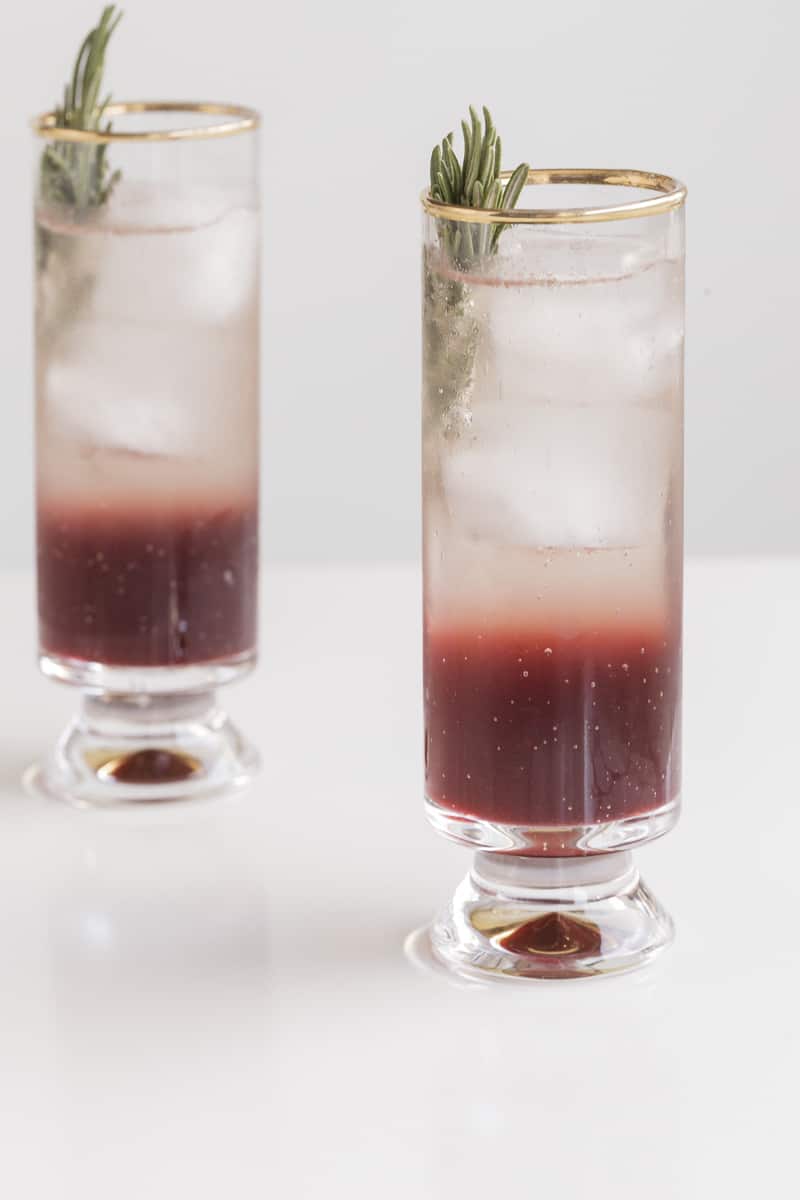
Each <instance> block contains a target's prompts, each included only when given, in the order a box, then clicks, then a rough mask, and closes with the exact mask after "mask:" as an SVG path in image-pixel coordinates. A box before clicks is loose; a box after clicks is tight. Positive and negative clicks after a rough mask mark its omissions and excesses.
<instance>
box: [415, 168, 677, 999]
mask: <svg viewBox="0 0 800 1200" xmlns="http://www.w3.org/2000/svg"><path fill="white" fill-rule="evenodd" d="M685 196H686V189H685V188H684V187H683V185H681V184H680V183H678V182H677V181H676V180H673V179H671V178H669V177H668V176H663V175H655V174H652V173H649V172H640V171H616V170H591V169H586V170H583V169H575V170H536V171H531V172H530V174H529V178H528V186H527V188H526V189H525V190H524V191H523V194H522V197H521V199H520V207H519V208H518V209H517V208H515V209H513V210H498V211H494V210H493V211H485V210H480V209H467V208H462V207H460V206H457V205H447V204H443V203H438V202H436V201H434V200H432V199H431V198H430V197H429V196H428V195H427V194H426V195H424V196H423V199H422V203H423V208H424V210H425V218H424V258H423V280H424V304H423V343H424V354H423V364H424V365H423V497H424V500H423V510H424V674H425V777H426V779H425V782H426V787H425V792H426V808H427V813H428V816H429V819H430V820H431V822H432V823H433V825H434V827H435V828H437V829H438V830H439V831H440V832H441V833H443V834H445V835H446V836H448V837H450V838H452V839H454V840H456V841H459V842H461V843H462V844H464V845H468V846H470V847H472V848H473V850H476V851H477V852H478V853H477V854H476V857H475V862H474V865H473V868H472V870H471V872H470V873H469V875H468V876H467V878H466V880H465V881H464V883H462V885H461V886H460V888H459V889H458V891H457V892H456V894H455V896H454V897H453V899H452V900H451V901H450V903H449V905H448V906H447V907H446V908H445V910H444V912H443V913H442V914H441V915H440V917H438V918H437V920H436V921H435V922H434V924H433V926H432V928H431V942H432V947H433V950H434V952H435V953H436V954H437V956H438V957H439V958H440V959H442V960H443V961H444V962H445V963H447V964H448V965H450V966H452V967H454V968H455V969H457V970H459V971H464V972H467V973H477V974H478V975H485V974H487V973H488V974H496V975H504V976H519V977H526V978H546V979H552V978H562V979H563V978H571V977H581V976H587V975H594V974H603V973H611V972H616V971H624V970H629V969H631V968H633V967H635V966H638V965H640V964H642V963H644V962H646V961H648V960H649V959H650V958H651V957H652V956H653V955H654V954H655V953H656V952H657V951H659V950H660V949H662V948H663V947H664V946H665V945H666V944H667V943H668V942H669V940H670V938H671V934H672V923H671V921H670V919H669V917H668V915H667V914H666V913H665V912H664V910H663V909H662V908H661V907H660V905H659V904H658V902H657V901H656V900H655V899H654V897H653V896H652V894H651V893H650V892H649V890H648V889H647V888H646V887H645V885H644V884H643V883H642V881H641V879H640V878H639V874H638V870H637V868H636V866H635V863H634V861H633V857H632V854H631V849H632V847H634V846H636V845H639V844H642V843H644V842H647V841H650V840H652V839H653V838H655V837H658V836H660V835H661V834H663V833H665V832H667V831H668V830H669V829H670V828H671V827H672V826H673V824H674V823H675V821H676V819H677V816H678V810H679V804H680V699H681V684H680V676H681V610H682V603H681V587H682V582H681V581H682V504H683V482H682V430H683V206H684V201H685ZM476 226H478V227H479V229H480V228H481V227H482V228H483V229H486V230H487V235H486V236H482V235H481V234H480V232H478V233H477V236H476V230H475V227H476ZM498 226H500V227H501V233H500V236H499V239H498V241H497V248H496V251H495V252H490V247H491V246H492V239H491V238H490V237H489V236H488V231H489V230H491V228H492V227H495V228H496V227H498ZM464 247H467V248H468V249H467V251H465V250H464Z"/></svg>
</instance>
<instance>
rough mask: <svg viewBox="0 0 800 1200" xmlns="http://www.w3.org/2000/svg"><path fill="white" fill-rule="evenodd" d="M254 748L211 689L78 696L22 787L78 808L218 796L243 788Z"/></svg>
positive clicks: (253, 764)
mask: <svg viewBox="0 0 800 1200" xmlns="http://www.w3.org/2000/svg"><path fill="white" fill-rule="evenodd" d="M258 765H259V760H258V754H257V752H256V751H255V750H254V748H253V747H252V746H250V745H249V744H248V743H247V742H246V741H245V740H244V739H243V738H242V736H241V735H240V734H239V732H238V730H237V729H236V727H235V726H234V725H233V724H232V723H231V721H230V719H229V718H228V717H227V715H226V714H225V713H224V712H223V711H222V710H221V709H220V708H218V707H217V704H216V699H215V696H214V693H213V692H203V693H199V694H183V695H180V694H179V695H161V696H158V695H146V694H139V695H135V696H129V695H107V694H102V695H99V696H84V697H83V700H82V704H81V708H80V709H79V711H78V713H77V714H76V716H75V717H74V718H73V719H72V721H70V723H69V725H68V726H67V728H66V729H65V731H64V733H63V734H62V736H61V738H60V739H59V741H58V743H57V744H56V747H55V749H54V751H53V753H52V755H51V756H50V758H49V759H48V760H47V761H45V762H44V763H42V764H37V765H35V766H33V767H31V768H30V770H29V771H28V773H27V775H26V777H25V778H26V784H27V786H28V787H29V789H30V790H32V791H34V792H36V793H39V794H44V795H46V796H48V797H54V798H58V799H62V800H67V801H69V802H71V803H73V804H77V805H79V806H81V807H98V808H107V807H113V806H115V805H119V804H126V805H127V804H141V803H150V804H152V803H158V802H161V801H174V800H190V799H196V798H210V797H212V796H219V795H224V794H226V793H229V792H232V791H235V790H237V789H239V788H241V787H243V786H245V785H246V784H247V783H249V781H250V780H251V779H252V778H253V776H254V775H255V774H256V772H257V770H258Z"/></svg>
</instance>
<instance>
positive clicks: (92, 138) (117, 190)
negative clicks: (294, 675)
mask: <svg viewBox="0 0 800 1200" xmlns="http://www.w3.org/2000/svg"><path fill="white" fill-rule="evenodd" d="M105 115H106V116H107V117H110V118H112V119H113V131H112V129H111V128H109V129H107V130H105V129H101V130H93V131H84V130H74V129H64V128H57V127H56V124H55V117H54V116H53V114H46V115H45V116H43V117H40V118H38V119H37V121H36V122H35V125H34V131H35V134H36V135H37V187H36V206H35V240H36V277H35V294H36V337H35V345H36V513H37V574H38V606H39V662H40V665H41V669H42V671H43V672H44V674H45V675H46V676H49V677H50V678H53V679H57V680H61V681H62V682H64V683H67V684H71V685H72V686H73V687H75V688H77V689H79V691H80V693H81V703H80V706H79V709H78V712H77V713H76V715H75V717H74V718H73V720H72V721H71V722H70V724H69V725H68V727H67V729H66V730H65V732H64V734H63V735H62V737H61V738H60V740H59V741H58V744H57V745H56V747H55V749H54V751H53V752H52V753H51V754H50V756H49V757H48V758H47V760H46V761H45V762H44V763H42V764H41V765H39V766H37V767H35V768H33V769H32V772H31V773H30V782H31V784H32V785H33V786H35V787H37V788H38V789H40V790H43V791H45V792H46V793H48V794H51V795H56V796H59V797H63V798H66V799H69V800H72V801H74V802H76V803H78V804H83V805H101V806H105V805H113V804H115V803H118V802H120V801H125V802H136V801H155V800H164V799H176V798H189V797H195V796H201V795H209V794H212V793H220V792H225V791H227V790H229V789H232V788H236V787H238V786H240V785H242V784H244V783H245V782H247V780H248V779H249V778H250V776H251V775H252V774H253V772H254V770H255V768H256V765H257V756H256V754H255V752H254V750H253V749H252V748H251V747H250V746H248V744H247V743H246V742H245V741H244V740H243V739H242V738H241V736H240V735H239V734H238V732H237V731H236V729H235V728H234V727H233V725H232V724H231V722H230V721H229V719H228V718H227V717H226V715H225V714H224V712H223V711H221V710H220V709H219V708H218V706H217V703H216V699H215V689H216V688H217V687H218V686H219V685H221V684H226V683H230V682H232V681H234V680H236V679H239V678H241V677H242V676H243V675H244V674H245V673H246V672H248V671H249V670H251V668H252V667H253V665H254V663H255V658H256V616H257V598H258V597H257V590H258V589H257V570H258V474H259V458H258V424H259V198H258V172H257V161H258V160H257V154H258V134H257V127H258V116H257V114H256V113H254V112H253V111H251V110H249V109H246V108H240V107H237V106H232V105H219V104H205V103H203V104H194V103H179V104H173V103H161V102H154V103H150V102H136V103H121V104H112V105H109V106H108V107H107V108H106V114H105ZM98 195H99V196H101V198H102V199H101V202H98Z"/></svg>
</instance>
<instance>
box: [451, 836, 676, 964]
mask: <svg viewBox="0 0 800 1200" xmlns="http://www.w3.org/2000/svg"><path fill="white" fill-rule="evenodd" d="M672 937H673V924H672V919H671V917H670V916H669V915H668V914H667V913H666V912H665V911H664V909H663V908H662V907H661V905H660V904H659V902H658V901H657V900H656V899H655V897H654V896H653V895H652V893H651V892H650V891H649V890H648V889H647V887H646V886H645V885H644V883H643V882H642V881H641V879H640V877H639V872H638V870H637V868H636V866H635V864H634V861H633V855H632V854H631V853H630V852H629V851H621V852H618V853H613V854H599V855H592V856H589V857H583V858H548V859H545V858H523V857H520V856H517V855H502V854H491V853H484V852H481V853H478V854H476V855H475V860H474V863H473V867H472V870H471V871H470V873H469V874H468V875H467V877H466V879H465V880H464V881H463V882H462V883H461V884H460V886H459V887H458V888H457V890H456V892H455V895H454V896H453V898H452V900H451V901H450V903H449V905H448V906H447V908H446V909H445V910H444V912H442V913H441V914H440V915H439V917H438V918H437V919H436V921H434V923H433V925H432V926H431V929H430V942H431V949H432V951H433V953H434V955H435V956H436V958H437V959H438V960H439V961H441V962H443V963H444V964H445V965H446V966H448V967H450V968H451V969H453V970H455V971H457V972H459V973H461V974H464V975H468V976H472V977H477V978H489V977H492V976H503V977H517V978H524V979H578V978H582V977H588V976H593V975H611V974H617V973H620V972H623V971H631V970H634V969H635V968H636V967H640V966H643V965H644V964H645V963H647V962H649V961H650V959H652V958H653V957H654V955H656V954H657V953H658V952H659V951H660V950H663V949H664V948H665V947H666V946H668V945H669V943H670V942H671V941H672Z"/></svg>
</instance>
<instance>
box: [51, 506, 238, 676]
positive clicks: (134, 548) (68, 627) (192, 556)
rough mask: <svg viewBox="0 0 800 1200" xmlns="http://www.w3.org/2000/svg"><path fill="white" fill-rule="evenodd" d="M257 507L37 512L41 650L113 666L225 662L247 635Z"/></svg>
mask: <svg viewBox="0 0 800 1200" xmlns="http://www.w3.org/2000/svg"><path fill="white" fill-rule="evenodd" d="M257 570H258V513H257V508H256V506H255V505H253V506H251V507H247V508H241V507H222V508H220V509H219V510H217V511H209V512H207V513H206V514H204V515H203V516H198V515H190V514H181V515H176V514H165V515H163V516H162V515H158V514H154V513H147V514H146V515H145V516H141V517H137V516H135V515H121V514H120V513H114V514H113V515H111V514H108V513H101V514H98V513H82V514H75V513H65V512H59V511H54V510H50V511H48V510H44V511H43V510H42V509H41V508H40V510H39V514H38V583H39V633H40V645H41V649H42V651H43V652H44V653H48V654H56V655H60V656H65V657H68V658H77V659H84V660H87V661H90V662H101V663H106V664H109V665H118V666H122V665H125V666H147V667H167V666H179V665H187V664H192V663H202V662H208V661H212V660H215V659H226V658H230V657H233V656H235V655H240V654H243V653H246V652H247V651H248V650H251V649H252V648H253V647H254V646H255V640H256V602H257Z"/></svg>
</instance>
